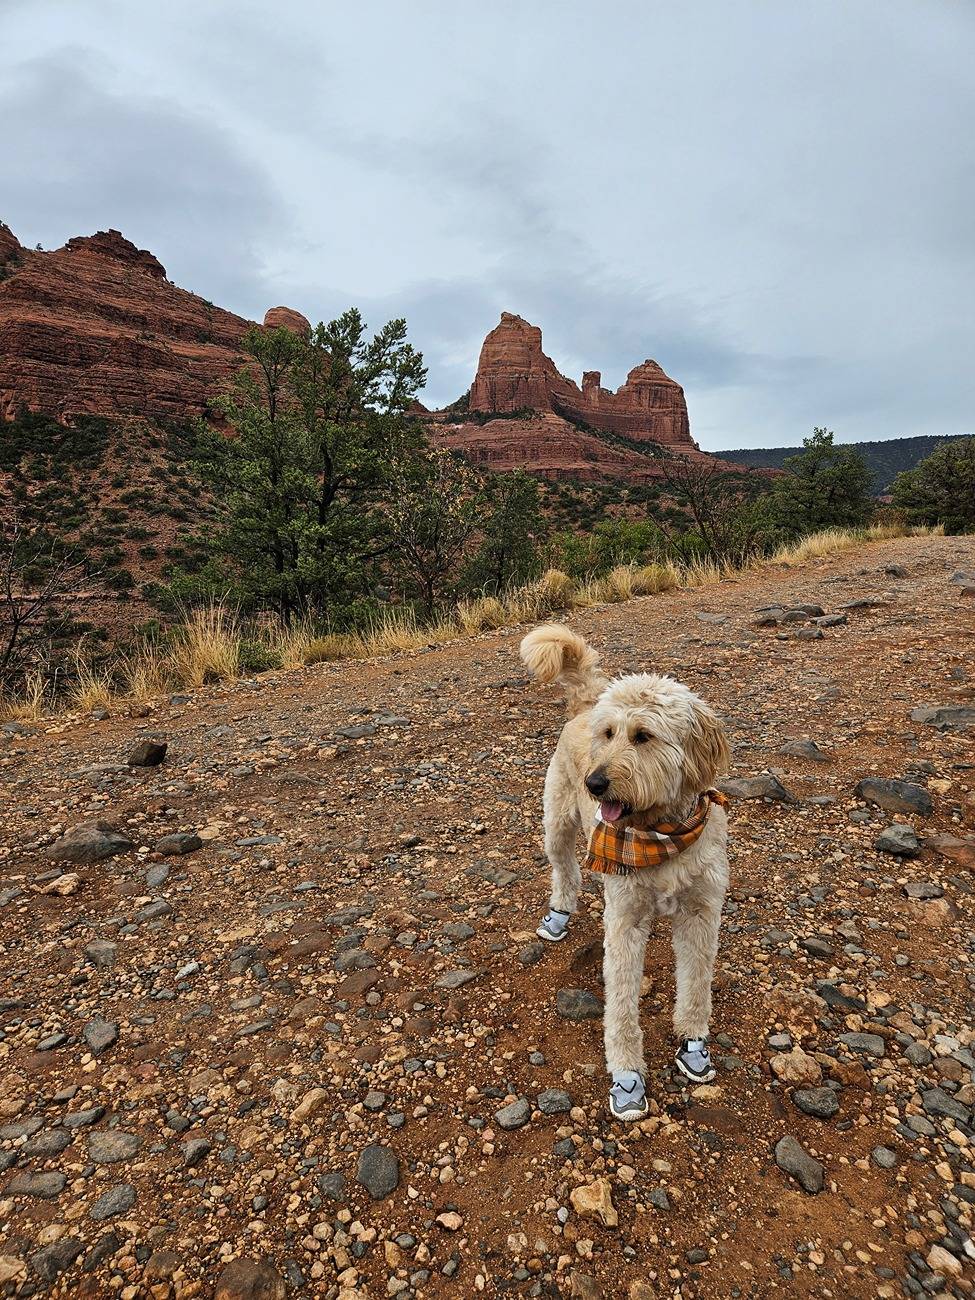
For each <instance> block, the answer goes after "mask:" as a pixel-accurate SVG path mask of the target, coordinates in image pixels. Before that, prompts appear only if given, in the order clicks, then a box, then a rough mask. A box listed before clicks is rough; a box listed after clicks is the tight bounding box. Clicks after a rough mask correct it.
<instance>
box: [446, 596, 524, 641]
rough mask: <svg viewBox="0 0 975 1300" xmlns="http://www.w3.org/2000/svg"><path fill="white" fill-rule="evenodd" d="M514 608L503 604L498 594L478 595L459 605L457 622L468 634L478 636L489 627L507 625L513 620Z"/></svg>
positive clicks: (516, 620)
mask: <svg viewBox="0 0 975 1300" xmlns="http://www.w3.org/2000/svg"><path fill="white" fill-rule="evenodd" d="M511 612H512V610H511V609H510V608H509V606H508V605H507V604H502V602H501V601H500V600H498V598H497V596H478V597H476V598H475V599H473V600H462V601H460V603H459V604H458V606H457V611H456V614H457V622H458V624H459V626H460V628H461V630H462V631H463V632H466V634H467V635H468V636H476V635H477V634H478V632H483V631H485V630H486V629H488V628H497V627H506V626H507V625H508V624H509V623H511V622H512V621H515V622H520V620H518V619H515V620H512V618H511V617H510V614H511Z"/></svg>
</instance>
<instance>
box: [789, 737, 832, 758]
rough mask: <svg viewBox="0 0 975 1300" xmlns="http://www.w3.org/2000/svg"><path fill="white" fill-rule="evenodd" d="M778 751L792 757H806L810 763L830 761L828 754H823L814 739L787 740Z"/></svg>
mask: <svg viewBox="0 0 975 1300" xmlns="http://www.w3.org/2000/svg"><path fill="white" fill-rule="evenodd" d="M779 753H780V754H788V755H789V756H790V757H792V758H807V759H809V761H810V762H812V763H830V762H832V759H831V758H830V756H829V754H824V753H823V751H822V750H821V749H820V748H819V746H818V745H817V744H816V742H815V741H814V740H787V741H786V742H785V744H784V745H783V746H782V747H781V748H780V749H779Z"/></svg>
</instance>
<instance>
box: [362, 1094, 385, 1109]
mask: <svg viewBox="0 0 975 1300" xmlns="http://www.w3.org/2000/svg"><path fill="white" fill-rule="evenodd" d="M362 1104H363V1106H364V1107H365V1108H366V1110H368V1111H372V1112H373V1113H375V1112H376V1111H380V1110H382V1108H383V1107H384V1106H385V1105H386V1094H385V1093H384V1092H377V1091H376V1090H375V1089H372V1090H371V1091H369V1092H367V1093H366V1095H365V1097H363V1099H362Z"/></svg>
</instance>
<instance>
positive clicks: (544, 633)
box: [520, 623, 607, 718]
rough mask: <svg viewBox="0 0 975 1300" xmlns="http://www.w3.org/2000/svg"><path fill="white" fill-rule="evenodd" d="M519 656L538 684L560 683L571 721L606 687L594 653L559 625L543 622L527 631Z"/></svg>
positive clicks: (567, 629) (577, 637)
mask: <svg viewBox="0 0 975 1300" xmlns="http://www.w3.org/2000/svg"><path fill="white" fill-rule="evenodd" d="M520 653H521V657H522V660H523V662H524V663H525V666H526V667H527V668H528V670H529V672H530V673H531V674H532V676H533V677H535V678H537V679H538V681H540V682H558V683H559V685H560V686H561V687H562V689H563V690H564V691H565V702H566V707H567V708H568V710H569V717H570V718H573V717H575V715H576V714H577V713H582V712H583V710H584V709H588V708H590V707H591V706H592V705H593V704H595V703H596V700H597V699H598V698H599V696H600V695H601V694H602V691H603V689H604V687H605V686H606V684H607V681H606V677H605V676H604V675H603V672H602V669H601V668H600V666H599V655H598V654H597V653H596V651H595V650H593V648H592V646H589V645H587V644H586V642H585V641H583V639H582V637H581V636H579V634H578V633H577V632H573V631H572V629H571V628H568V627H565V626H564V625H563V624H561V623H546V624H545V625H544V627H536V628H535V629H534V630H533V631H531V632H529V633H528V635H527V636H526V637H525V639H524V640H523V641H522V643H521V651H520Z"/></svg>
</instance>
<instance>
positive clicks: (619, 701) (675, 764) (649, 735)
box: [521, 624, 729, 1074]
mask: <svg viewBox="0 0 975 1300" xmlns="http://www.w3.org/2000/svg"><path fill="white" fill-rule="evenodd" d="M521 657H522V659H523V660H524V662H525V664H526V665H527V667H528V668H529V669H530V671H531V672H532V674H533V676H535V677H536V678H537V679H538V680H539V681H542V682H558V683H559V684H560V685H561V686H562V687H563V689H564V690H565V694H566V699H567V703H568V710H569V721H568V722H567V723H566V724H565V726H564V727H563V729H562V734H561V736H560V737H559V741H558V744H557V745H556V748H555V753H554V754H553V755H552V760H551V762H550V763H549V768H548V774H547V776H546V778H545V850H546V853H547V855H548V860H549V862H550V864H551V867H552V906H553V907H554V908H558V909H559V910H560V911H562V912H574V911H575V908H576V904H577V901H578V896H579V889H580V886H581V883H582V875H581V871H580V869H579V863H578V861H577V859H576V836H577V834H578V832H579V831H580V829H582V830H585V831H586V832H587V833H588V830H589V827H590V826H591V825H592V822H593V818H594V816H595V812H596V807H597V804H596V800H595V799H594V798H593V796H592V795H591V794H590V793H589V790H588V789H587V787H586V779H587V778H589V779H590V780H593V779H594V778H595V783H596V784H597V785H598V784H600V783H601V782H602V781H603V780H607V779H608V785H607V786H606V788H605V790H604V791H603V797H604V798H605V799H606V800H610V801H613V802H616V803H621V804H623V805H624V818H625V819H626V820H624V819H623V818H621V819H620V822H619V824H621V825H625V824H626V823H627V820H628V821H629V822H630V823H631V824H635V825H641V824H651V823H654V822H659V821H680V820H682V819H683V818H684V817H686V816H687V815H688V813H689V812H690V811H691V809H692V808H693V807H694V805H695V803H696V801H697V798H698V796H699V795H700V794H701V793H702V792H703V791H704V790H707V789H709V788H710V787H711V786H712V785H713V784H714V782H715V780H716V779H717V777H718V776H719V775H720V774H721V773H722V772H724V771H726V770H727V768H728V763H729V752H728V743H727V740H726V738H725V734H724V730H723V729H722V726H721V723H720V722H719V721H718V719H717V717H716V716H715V714H714V713H713V712H712V710H711V709H710V708H709V706H708V705H707V704H705V702H704V701H703V700H702V699H701V698H700V697H699V696H697V695H695V694H694V692H693V691H691V690H690V689H689V688H688V687H687V686H684V685H682V684H681V683H680V682H677V681H674V679H673V678H670V677H661V676H657V675H656V674H649V673H639V674H633V675H631V676H627V677H620V678H617V679H616V680H615V681H609V680H608V679H607V677H606V676H605V675H604V673H603V672H602V670H601V668H600V664H599V656H598V654H597V653H596V652H595V651H594V650H593V649H592V648H591V647H590V646H589V645H587V644H586V642H585V641H584V640H583V639H582V637H580V636H578V635H577V634H576V633H575V632H573V631H572V630H571V629H570V628H567V627H564V626H562V625H559V624H551V625H548V626H545V627H538V628H535V629H534V631H532V632H529V633H528V635H527V636H526V637H525V639H524V640H523V641H522V643H521ZM603 885H604V889H605V909H604V914H603V924H604V927H605V938H604V946H603V950H604V963H603V979H604V985H605V995H606V1010H605V1014H604V1035H605V1045H606V1064H607V1066H608V1068H609V1070H610V1072H612V1071H614V1070H636V1071H638V1072H639V1073H640V1074H646V1062H645V1060H644V1055H643V1034H642V1031H641V1029H640V1003H639V999H640V982H641V979H642V976H643V961H644V952H645V949H646V944H647V938H648V936H649V932H650V926H651V923H652V920H653V917H654V916H655V915H666V916H669V917H670V918H671V922H672V927H673V932H672V933H673V947H674V956H675V960H676V967H677V999H676V1004H675V1007H674V1029H675V1031H676V1033H677V1036H678V1038H681V1039H683V1038H706V1037H707V1033H708V1022H709V1020H710V1017H711V980H712V976H713V973H714V962H715V958H716V955H717V949H718V928H719V924H720V920H721V907H722V903H723V901H724V896H725V891H726V889H727V886H728V857H727V818H726V816H725V812H724V809H723V808H721V807H714V808H713V810H712V812H711V814H710V816H709V818H708V822H707V825H706V827H705V829H704V832H703V834H702V835H701V836H700V838H699V839H698V840H696V841H695V843H694V844H693V845H691V847H690V848H688V849H686V850H685V851H684V852H683V853H681V854H679V855H678V856H677V857H676V858H673V859H671V860H670V861H668V862H666V863H664V864H663V865H661V866H659V867H655V868H650V869H645V870H639V871H635V872H633V873H632V874H631V875H629V876H604V877H603Z"/></svg>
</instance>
